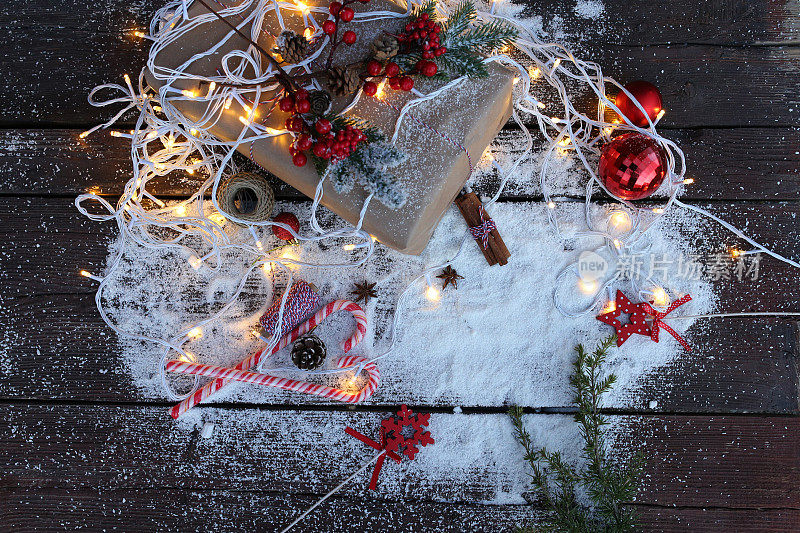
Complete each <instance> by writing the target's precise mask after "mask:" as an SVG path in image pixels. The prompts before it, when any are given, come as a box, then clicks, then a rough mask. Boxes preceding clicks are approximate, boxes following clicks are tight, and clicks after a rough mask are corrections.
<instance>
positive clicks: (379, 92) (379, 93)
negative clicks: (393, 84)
mask: <svg viewBox="0 0 800 533" xmlns="http://www.w3.org/2000/svg"><path fill="white" fill-rule="evenodd" d="M385 89H386V80H385V79H384V80H383V81H382V82H380V83H379V84H378V90H377V91H375V98H378V99H380V98H383V93H384V91H385Z"/></svg>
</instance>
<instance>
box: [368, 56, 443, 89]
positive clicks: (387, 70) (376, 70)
mask: <svg viewBox="0 0 800 533" xmlns="http://www.w3.org/2000/svg"><path fill="white" fill-rule="evenodd" d="M435 66H436V65H434V67H435ZM367 76H369V77H370V78H378V79H381V78H387V79H388V80H389V87H391V88H392V89H394V90H395V91H397V90H403V91H410V90H411V89H413V88H414V79H413V78H412V77H411V76H408V75H407V74H406V73H404V72H401V71H400V65H398V64H397V63H395V62H394V61H389V62H388V63H386V65H382V64H381V63H380V62H378V61H375V60H374V59H371V60H370V61H368V62H367ZM431 76H433V74H431ZM377 92H378V84H377V83H375V82H374V81H367V82H366V83H364V93H366V94H368V95H369V96H373V95H374V94H375V93H377Z"/></svg>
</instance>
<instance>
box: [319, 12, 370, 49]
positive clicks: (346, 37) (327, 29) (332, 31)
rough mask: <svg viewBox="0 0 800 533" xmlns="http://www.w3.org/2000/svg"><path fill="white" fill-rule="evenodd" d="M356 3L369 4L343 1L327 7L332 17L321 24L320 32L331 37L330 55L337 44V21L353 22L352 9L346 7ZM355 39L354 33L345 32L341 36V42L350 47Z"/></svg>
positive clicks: (353, 13)
mask: <svg viewBox="0 0 800 533" xmlns="http://www.w3.org/2000/svg"><path fill="white" fill-rule="evenodd" d="M356 1H358V2H361V3H362V4H366V3H368V2H369V0H344V2H331V3H330V5H328V12H329V13H330V14H331V15H333V20H326V21H325V22H323V23H322V31H323V33H325V35H330V36H331V44H332V46H331V53H333V50H334V49H335V48H336V46H337V45H338V44H339V43H337V42H336V34H337V32H338V30H339V21H340V20H341V21H342V22H350V21H351V20H353V17H355V15H356V12H355V11H353V8H352V7H347V6H348V4H352V3H354V2H356ZM357 38H358V36H357V35H356V32H354V31H352V30H347V31H346V32H344V33H343V34H342V40H341V42H343V43H345V44H348V45H350V44H354V43H355V42H356V39H357Z"/></svg>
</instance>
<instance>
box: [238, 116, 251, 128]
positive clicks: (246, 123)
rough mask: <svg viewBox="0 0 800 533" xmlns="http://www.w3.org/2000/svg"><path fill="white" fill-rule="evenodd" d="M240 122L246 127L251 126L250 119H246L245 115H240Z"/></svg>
mask: <svg viewBox="0 0 800 533" xmlns="http://www.w3.org/2000/svg"><path fill="white" fill-rule="evenodd" d="M239 122H241V123H242V124H244V125H245V126H249V125H250V119H249V118H247V117H245V116H243V115H239Z"/></svg>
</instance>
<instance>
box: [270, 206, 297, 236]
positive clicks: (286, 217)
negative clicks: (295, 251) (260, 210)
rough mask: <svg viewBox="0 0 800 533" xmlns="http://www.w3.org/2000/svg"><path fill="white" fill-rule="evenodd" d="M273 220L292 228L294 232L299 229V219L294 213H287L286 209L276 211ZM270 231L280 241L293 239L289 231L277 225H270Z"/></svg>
mask: <svg viewBox="0 0 800 533" xmlns="http://www.w3.org/2000/svg"><path fill="white" fill-rule="evenodd" d="M272 221H273V222H280V223H281V224H286V225H287V226H289V227H290V228H292V229H293V230H294V232H295V233H297V232H299V231H300V221H299V220H297V217H296V216H294V214H292V213H289V212H288V211H284V212H282V213H278V214H277V215H275V217H274V218H273V219H272ZM272 233H274V234H275V236H276V237H277V238H279V239H281V240H282V241H291V240H292V239H294V237H293V236H292V234H291V233H289V232H288V231H287V230H285V229H283V228H281V227H279V226H272Z"/></svg>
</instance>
